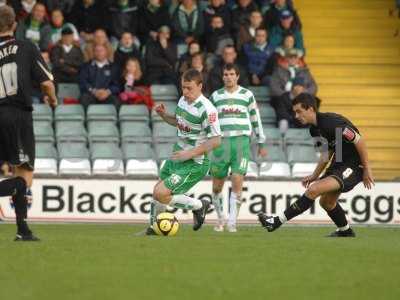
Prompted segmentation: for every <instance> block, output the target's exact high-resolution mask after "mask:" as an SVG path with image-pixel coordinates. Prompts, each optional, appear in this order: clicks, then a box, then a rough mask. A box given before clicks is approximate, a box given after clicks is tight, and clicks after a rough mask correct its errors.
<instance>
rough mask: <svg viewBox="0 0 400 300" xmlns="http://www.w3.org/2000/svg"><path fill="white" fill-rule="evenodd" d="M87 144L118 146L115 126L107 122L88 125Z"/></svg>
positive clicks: (117, 132) (117, 133)
mask: <svg viewBox="0 0 400 300" xmlns="http://www.w3.org/2000/svg"><path fill="white" fill-rule="evenodd" d="M89 142H90V143H103V142H105V143H115V144H119V131H118V128H117V126H116V125H115V124H113V123H110V122H107V121H106V122H99V121H96V122H91V123H89Z"/></svg>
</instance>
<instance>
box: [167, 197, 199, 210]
mask: <svg viewBox="0 0 400 300" xmlns="http://www.w3.org/2000/svg"><path fill="white" fill-rule="evenodd" d="M169 205H171V206H173V207H175V208H181V209H189V210H198V209H200V208H201V207H202V206H203V203H201V201H200V200H197V199H195V198H192V197H189V196H186V195H173V196H172V199H171V202H170V203H169Z"/></svg>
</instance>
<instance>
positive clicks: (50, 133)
mask: <svg viewBox="0 0 400 300" xmlns="http://www.w3.org/2000/svg"><path fill="white" fill-rule="evenodd" d="M33 132H34V134H35V141H36V142H38V143H52V144H54V141H55V140H54V130H53V127H52V126H51V123H49V122H34V123H33Z"/></svg>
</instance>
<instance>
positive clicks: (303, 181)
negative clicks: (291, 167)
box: [301, 175, 317, 188]
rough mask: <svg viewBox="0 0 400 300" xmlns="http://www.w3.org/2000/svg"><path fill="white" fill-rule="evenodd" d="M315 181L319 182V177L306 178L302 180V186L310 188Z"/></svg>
mask: <svg viewBox="0 0 400 300" xmlns="http://www.w3.org/2000/svg"><path fill="white" fill-rule="evenodd" d="M315 180H317V177H315V176H314V175H310V176H306V177H304V178H303V179H302V180H301V184H302V185H303V186H304V187H305V188H308V187H309V185H310V184H311V183H312V182H314V181H315Z"/></svg>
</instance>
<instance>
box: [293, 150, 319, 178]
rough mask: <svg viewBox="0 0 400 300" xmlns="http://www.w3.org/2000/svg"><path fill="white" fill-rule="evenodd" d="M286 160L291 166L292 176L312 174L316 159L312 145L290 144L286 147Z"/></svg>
mask: <svg viewBox="0 0 400 300" xmlns="http://www.w3.org/2000/svg"><path fill="white" fill-rule="evenodd" d="M287 153H288V161H289V164H290V165H291V166H292V177H303V176H306V175H310V174H312V172H313V171H314V169H315V166H316V162H317V160H318V157H317V154H316V152H315V149H314V147H312V146H304V145H292V146H288V148H287Z"/></svg>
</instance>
